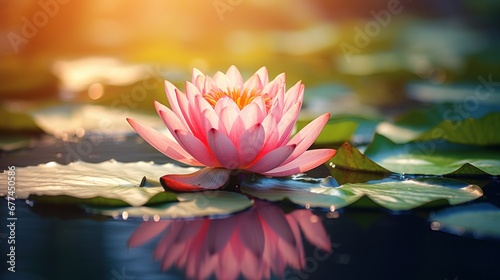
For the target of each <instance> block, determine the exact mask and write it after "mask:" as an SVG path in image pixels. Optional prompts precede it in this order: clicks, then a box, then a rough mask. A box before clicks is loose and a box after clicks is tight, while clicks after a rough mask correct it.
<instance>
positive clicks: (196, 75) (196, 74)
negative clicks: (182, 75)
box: [191, 68, 205, 85]
mask: <svg viewBox="0 0 500 280" xmlns="http://www.w3.org/2000/svg"><path fill="white" fill-rule="evenodd" d="M200 77H202V78H204V77H205V74H203V72H201V71H200V70H199V69H198V68H193V74H192V76H191V82H192V83H193V84H195V85H196V81H197V80H199V78H200Z"/></svg>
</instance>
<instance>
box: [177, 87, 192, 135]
mask: <svg viewBox="0 0 500 280" xmlns="http://www.w3.org/2000/svg"><path fill="white" fill-rule="evenodd" d="M175 98H176V101H177V104H178V106H179V111H178V112H176V111H174V113H175V114H176V115H177V116H178V117H179V119H180V120H181V121H182V122H183V123H184V124H185V126H186V127H188V128H189V131H191V128H190V127H189V125H190V121H189V101H188V99H187V95H186V94H185V93H183V92H182V91H180V90H177V89H176V90H175Z"/></svg>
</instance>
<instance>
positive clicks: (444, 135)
mask: <svg viewBox="0 0 500 280" xmlns="http://www.w3.org/2000/svg"><path fill="white" fill-rule="evenodd" d="M433 139H445V140H447V141H449V142H452V143H459V144H469V145H481V146H487V145H500V113H490V114H488V115H486V116H484V117H482V118H479V119H471V118H468V119H465V120H463V121H460V122H453V121H449V120H446V121H443V122H441V123H440V124H438V125H437V126H436V127H434V128H433V129H432V130H428V131H426V132H425V133H422V134H421V135H419V136H418V137H417V138H416V139H415V140H418V141H426V140H433Z"/></svg>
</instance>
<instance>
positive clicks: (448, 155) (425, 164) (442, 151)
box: [334, 135, 500, 175]
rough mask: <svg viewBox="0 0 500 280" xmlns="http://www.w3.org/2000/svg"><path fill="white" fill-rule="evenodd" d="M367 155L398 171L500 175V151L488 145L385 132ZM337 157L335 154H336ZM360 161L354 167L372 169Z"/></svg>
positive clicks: (369, 148)
mask: <svg viewBox="0 0 500 280" xmlns="http://www.w3.org/2000/svg"><path fill="white" fill-rule="evenodd" d="M365 156H366V157H368V158H370V159H371V160H373V161H374V162H376V163H377V164H378V165H380V166H381V167H383V168H385V169H387V170H390V171H392V172H395V173H408V174H427V175H445V174H453V175H485V174H489V175H499V174H500V151H499V150H498V149H494V148H488V147H476V146H470V145H461V144H453V143H449V142H446V141H444V140H431V141H423V142H410V143H406V144H395V143H394V142H392V141H391V140H389V139H387V138H386V137H384V136H381V135H375V138H374V141H373V142H372V144H371V145H370V146H369V147H368V148H367V149H366V151H365ZM334 159H335V157H334ZM365 165H373V163H372V162H369V163H364V162H359V163H358V164H357V165H355V166H352V164H351V166H350V167H351V168H357V169H359V170H367V171H370V170H371V169H374V168H373V167H371V168H370V169H368V168H366V167H365Z"/></svg>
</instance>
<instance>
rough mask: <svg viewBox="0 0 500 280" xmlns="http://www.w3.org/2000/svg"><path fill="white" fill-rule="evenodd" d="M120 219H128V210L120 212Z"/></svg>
mask: <svg viewBox="0 0 500 280" xmlns="http://www.w3.org/2000/svg"><path fill="white" fill-rule="evenodd" d="M122 219H123V220H126V219H128V212H127V211H123V212H122Z"/></svg>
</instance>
